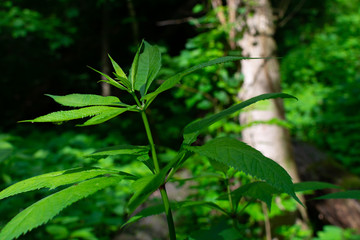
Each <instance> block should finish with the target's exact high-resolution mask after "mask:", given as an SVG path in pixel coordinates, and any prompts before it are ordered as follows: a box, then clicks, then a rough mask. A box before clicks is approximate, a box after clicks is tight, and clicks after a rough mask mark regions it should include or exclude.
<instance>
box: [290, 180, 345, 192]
mask: <svg viewBox="0 0 360 240" xmlns="http://www.w3.org/2000/svg"><path fill="white" fill-rule="evenodd" d="M327 188H334V189H338V188H341V187H339V186H336V185H334V184H331V183H326V182H300V183H295V184H294V190H295V192H304V191H309V190H321V189H327Z"/></svg>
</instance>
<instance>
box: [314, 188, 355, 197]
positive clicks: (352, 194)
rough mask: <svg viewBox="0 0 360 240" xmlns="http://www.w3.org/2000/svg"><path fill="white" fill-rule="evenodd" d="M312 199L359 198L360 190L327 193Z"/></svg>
mask: <svg viewBox="0 0 360 240" xmlns="http://www.w3.org/2000/svg"><path fill="white" fill-rule="evenodd" d="M314 199H360V190H349V191H344V192H336V193H329V194H326V195H324V196H320V197H317V198H314Z"/></svg>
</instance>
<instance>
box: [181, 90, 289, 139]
mask: <svg viewBox="0 0 360 240" xmlns="http://www.w3.org/2000/svg"><path fill="white" fill-rule="evenodd" d="M278 97H281V98H295V97H294V96H291V95H289V94H285V93H266V94H262V95H259V96H256V97H253V98H251V99H248V100H246V101H244V102H241V103H239V104H236V105H234V106H232V107H229V108H227V109H225V110H223V111H221V112H219V113H216V114H213V115H211V116H208V117H205V118H203V119H200V120H197V121H194V122H191V123H190V124H188V125H187V126H186V127H185V128H184V144H191V143H193V142H194V141H195V140H196V138H197V136H198V135H199V134H200V132H201V131H202V130H204V129H206V128H207V127H209V126H211V125H212V124H214V123H215V122H217V121H219V120H221V119H223V118H225V117H227V116H229V115H231V114H233V113H235V112H237V111H239V110H241V109H243V108H245V107H247V106H249V105H251V104H253V103H256V102H258V101H261V100H265V99H271V98H278ZM295 99H296V98H295Z"/></svg>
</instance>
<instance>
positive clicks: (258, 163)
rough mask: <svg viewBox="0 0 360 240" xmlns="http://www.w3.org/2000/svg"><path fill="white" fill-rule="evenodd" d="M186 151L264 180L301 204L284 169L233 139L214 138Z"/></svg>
mask: <svg viewBox="0 0 360 240" xmlns="http://www.w3.org/2000/svg"><path fill="white" fill-rule="evenodd" d="M186 149H188V150H190V151H193V152H195V153H198V154H200V155H204V156H206V157H208V158H211V159H214V160H216V161H219V162H221V163H223V164H225V165H227V166H229V167H233V168H235V169H236V170H238V171H243V172H245V173H247V174H249V175H251V176H253V177H256V178H259V179H261V180H264V181H266V182H267V183H268V184H270V185H271V186H273V187H274V188H276V189H279V190H280V191H283V192H285V193H287V194H289V195H290V196H291V197H293V198H294V199H295V200H296V201H298V202H299V203H301V202H300V200H299V199H298V198H297V196H296V195H295V192H294V187H293V183H292V181H291V177H290V176H289V174H288V173H287V172H286V171H285V169H283V168H282V167H281V166H280V165H279V164H277V163H276V162H274V161H273V160H271V159H270V158H267V157H265V156H264V155H263V154H262V153H261V152H259V151H258V150H256V149H254V148H252V147H250V146H249V145H247V144H245V143H243V142H240V141H238V140H236V139H234V138H229V137H221V138H215V139H213V140H211V141H209V142H207V143H206V144H205V145H203V146H197V147H193V146H187V147H186Z"/></svg>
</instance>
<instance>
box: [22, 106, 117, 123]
mask: <svg viewBox="0 0 360 240" xmlns="http://www.w3.org/2000/svg"><path fill="white" fill-rule="evenodd" d="M112 110H114V111H115V110H119V111H120V110H121V111H122V110H123V108H116V107H108V106H93V107H84V108H80V109H74V110H67V111H58V112H53V113H49V114H47V115H44V116H41V117H37V118H35V119H33V120H24V121H20V122H32V123H34V122H64V121H69V120H74V119H81V118H85V117H92V116H96V115H99V114H101V113H104V112H108V111H112Z"/></svg>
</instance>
